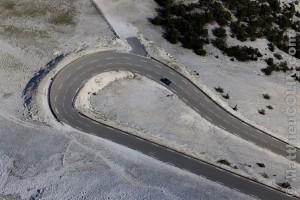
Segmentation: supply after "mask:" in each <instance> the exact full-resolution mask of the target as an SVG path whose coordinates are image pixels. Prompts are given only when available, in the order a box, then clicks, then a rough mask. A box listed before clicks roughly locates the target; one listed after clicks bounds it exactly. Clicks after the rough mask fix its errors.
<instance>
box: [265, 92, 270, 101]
mask: <svg viewBox="0 0 300 200" xmlns="http://www.w3.org/2000/svg"><path fill="white" fill-rule="evenodd" d="M263 97H264V99H267V100H269V99H271V97H270V95H269V94H268V93H267V94H263Z"/></svg>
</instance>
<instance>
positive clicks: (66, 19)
mask: <svg viewBox="0 0 300 200" xmlns="http://www.w3.org/2000/svg"><path fill="white" fill-rule="evenodd" d="M73 20H74V19H73V14H72V13H71V12H67V13H63V14H60V15H57V16H55V17H53V18H52V19H51V21H50V22H51V23H52V24H55V25H72V24H74V21H73Z"/></svg>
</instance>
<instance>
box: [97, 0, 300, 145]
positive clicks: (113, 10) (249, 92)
mask: <svg viewBox="0 0 300 200" xmlns="http://www.w3.org/2000/svg"><path fill="white" fill-rule="evenodd" d="M94 1H95V2H96V3H97V4H98V5H99V7H101V8H102V10H103V12H104V14H105V15H106V17H107V19H108V21H110V22H111V24H112V26H113V27H114V28H115V30H116V32H117V33H118V35H120V36H121V38H128V37H133V36H134V37H138V38H139V39H140V40H141V42H142V44H143V45H144V47H145V48H146V49H147V51H148V53H149V54H150V55H151V56H153V57H155V58H157V59H159V60H161V61H163V62H165V63H168V64H169V65H170V66H171V67H174V68H176V69H177V70H178V71H180V72H181V73H182V74H184V75H185V76H187V77H189V78H190V79H191V80H192V81H193V82H195V83H196V84H197V85H198V86H199V87H200V88H202V89H203V90H204V91H205V92H206V93H208V94H209V95H210V96H211V97H212V98H213V99H214V100H215V101H217V102H218V103H219V104H220V105H222V106H223V107H225V108H226V109H227V110H230V111H231V112H233V113H235V115H237V116H238V117H240V118H242V119H243V120H244V121H247V122H250V123H251V124H253V125H255V126H256V127H260V128H261V129H262V130H265V131H267V132H268V133H269V134H272V135H273V136H275V137H278V138H280V139H282V140H285V141H287V138H286V135H287V130H288V122H289V121H288V116H287V115H286V108H287V103H286V101H285V100H286V96H287V95H286V91H287V90H288V87H287V86H286V79H285V77H286V76H288V74H283V73H274V74H273V75H271V76H269V77H266V76H265V75H263V73H262V72H261V71H260V69H261V68H263V67H266V64H265V62H264V61H263V60H261V61H258V62H248V63H241V62H238V61H235V62H231V61H230V59H229V58H228V57H226V56H223V54H222V53H221V52H220V51H219V50H218V49H216V48H215V47H213V46H212V45H208V46H206V47H205V49H206V50H207V52H208V56H206V57H205V58H201V57H199V56H197V55H196V54H194V53H193V52H192V51H190V50H187V49H184V48H182V47H181V46H180V45H179V44H178V45H172V44H170V43H169V42H168V41H166V40H165V39H164V38H163V37H162V31H163V30H162V29H160V28H159V27H156V26H154V25H152V24H151V23H150V22H149V19H151V18H153V17H154V16H155V15H156V11H155V9H156V8H157V6H156V3H155V2H154V1H153V0H149V1H146V2H145V1H142V0H119V1H109V2H107V1H105V0H94ZM186 2H191V1H186ZM286 2H288V1H282V3H286ZM124 24H125V25H124ZM212 26H216V25H212ZM124 27H125V28H126V31H124V29H125V28H124ZM128 29H131V30H128ZM210 37H211V38H213V36H212V34H211V33H210ZM228 43H229V45H233V44H235V45H236V44H240V42H238V41H236V40H234V39H232V38H230V37H229V38H228ZM244 44H246V45H250V46H254V47H255V48H259V50H260V51H261V53H263V54H265V53H266V54H267V55H266V56H264V57H265V58H268V57H273V55H272V54H270V52H268V51H266V50H265V49H266V48H267V42H266V40H257V41H256V42H245V43H244ZM275 52H280V53H281V54H282V55H283V56H284V57H285V59H288V58H289V57H288V55H287V54H286V53H284V52H281V51H280V50H278V49H276V51H275ZM167 54H171V55H172V57H173V58H170V57H169V56H168V55H167ZM215 56H219V58H216V57H215ZM297 62H298V63H299V65H300V61H299V60H297ZM196 72H198V73H199V75H196ZM298 85H299V84H298ZM218 86H222V87H223V88H224V89H225V92H226V93H227V92H228V93H229V95H230V99H229V100H225V99H223V98H222V97H221V96H220V94H218V93H217V92H216V91H215V90H214V88H215V87H218ZM265 93H268V94H269V95H270V96H271V99H270V100H265V99H264V98H263V94H265ZM295 97H296V98H297V99H299V98H300V95H299V93H297V94H296V96H295ZM235 105H237V106H238V112H234V111H233V110H232V108H231V107H233V106H235ZM268 105H272V106H273V107H274V109H273V110H268V109H267V108H266V106H268ZM297 106H298V107H300V101H298V102H297ZM262 108H264V109H265V110H266V115H265V116H262V115H260V114H259V113H258V109H262ZM296 118H297V119H296V120H297V121H299V120H300V115H297V116H296ZM297 129H300V125H299V123H298V124H297ZM294 145H297V146H298V147H300V137H297V140H296V143H295V144H294Z"/></svg>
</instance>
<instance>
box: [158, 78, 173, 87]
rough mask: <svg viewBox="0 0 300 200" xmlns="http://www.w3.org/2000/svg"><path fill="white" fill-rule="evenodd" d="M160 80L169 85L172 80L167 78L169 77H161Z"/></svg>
mask: <svg viewBox="0 0 300 200" xmlns="http://www.w3.org/2000/svg"><path fill="white" fill-rule="evenodd" d="M160 81H161V82H163V83H164V84H166V85H170V84H171V83H172V82H171V81H170V80H169V79H167V78H162V79H160Z"/></svg>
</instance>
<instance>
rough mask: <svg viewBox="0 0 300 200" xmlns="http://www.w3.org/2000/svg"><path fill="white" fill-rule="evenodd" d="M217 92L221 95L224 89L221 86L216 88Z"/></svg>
mask: <svg viewBox="0 0 300 200" xmlns="http://www.w3.org/2000/svg"><path fill="white" fill-rule="evenodd" d="M215 90H216V91H217V92H220V93H223V92H224V89H223V88H221V86H219V87H217V88H215Z"/></svg>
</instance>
